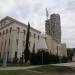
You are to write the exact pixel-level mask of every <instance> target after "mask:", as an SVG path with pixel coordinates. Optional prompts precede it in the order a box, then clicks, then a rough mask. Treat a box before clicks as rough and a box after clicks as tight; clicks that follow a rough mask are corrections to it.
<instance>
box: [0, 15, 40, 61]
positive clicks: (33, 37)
mask: <svg viewBox="0 0 75 75" xmlns="http://www.w3.org/2000/svg"><path fill="white" fill-rule="evenodd" d="M26 33H27V25H26V24H23V23H21V22H19V21H17V20H15V19H13V18H11V17H8V16H7V17H5V18H4V19H2V20H1V21H0V55H1V58H3V55H4V52H5V51H6V52H7V55H8V58H9V59H10V60H11V61H12V58H14V56H15V53H16V54H17V57H18V58H20V57H21V55H22V53H23V52H24V49H25V43H26ZM40 33H41V32H40V31H38V30H36V29H34V28H32V27H31V28H30V39H29V40H30V41H29V43H30V46H29V48H30V51H32V50H33V46H35V52H37V44H38V40H39V35H40Z"/></svg>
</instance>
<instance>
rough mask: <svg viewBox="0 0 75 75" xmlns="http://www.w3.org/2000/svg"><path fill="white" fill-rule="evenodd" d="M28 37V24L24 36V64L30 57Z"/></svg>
mask: <svg viewBox="0 0 75 75" xmlns="http://www.w3.org/2000/svg"><path fill="white" fill-rule="evenodd" d="M29 35H30V24H29V22H28V28H27V35H26V47H25V50H24V58H25V62H27V61H28V60H29V57H30V50H29Z"/></svg>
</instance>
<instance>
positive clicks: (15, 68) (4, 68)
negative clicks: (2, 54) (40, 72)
mask: <svg viewBox="0 0 75 75" xmlns="http://www.w3.org/2000/svg"><path fill="white" fill-rule="evenodd" d="M40 66H41V65H40ZM40 66H28V67H27V66H26V67H0V70H23V69H31V68H37V67H40Z"/></svg>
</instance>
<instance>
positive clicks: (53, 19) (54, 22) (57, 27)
mask: <svg viewBox="0 0 75 75" xmlns="http://www.w3.org/2000/svg"><path fill="white" fill-rule="evenodd" d="M45 32H46V34H48V35H50V36H51V37H52V38H53V39H54V40H56V41H57V42H58V43H61V24H60V16H59V14H52V15H51V16H50V19H47V20H46V21H45Z"/></svg>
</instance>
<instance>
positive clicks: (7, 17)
mask: <svg viewBox="0 0 75 75" xmlns="http://www.w3.org/2000/svg"><path fill="white" fill-rule="evenodd" d="M6 19H10V20H12V21H13V22H16V23H19V24H21V25H22V26H25V27H26V28H27V25H26V24H24V23H22V22H20V21H18V20H16V19H14V18H12V17H9V16H6V17H5V18H3V19H2V20H0V23H1V22H2V21H4V20H6ZM30 28H31V29H32V30H34V31H36V32H39V33H41V32H40V31H39V30H37V29H35V28H33V27H30Z"/></svg>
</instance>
